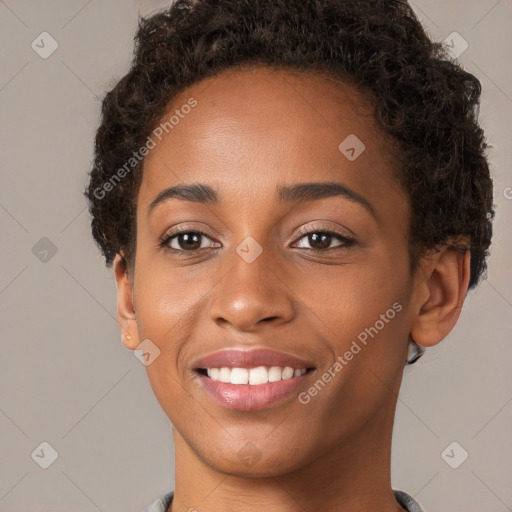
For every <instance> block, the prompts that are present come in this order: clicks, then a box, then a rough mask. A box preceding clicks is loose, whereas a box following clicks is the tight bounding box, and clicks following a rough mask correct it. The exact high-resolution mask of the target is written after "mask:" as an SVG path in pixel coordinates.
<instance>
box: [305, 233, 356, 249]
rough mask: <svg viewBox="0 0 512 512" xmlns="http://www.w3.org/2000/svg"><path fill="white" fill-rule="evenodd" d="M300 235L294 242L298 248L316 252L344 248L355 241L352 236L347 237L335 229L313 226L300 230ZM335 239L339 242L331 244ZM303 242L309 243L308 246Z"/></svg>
mask: <svg viewBox="0 0 512 512" xmlns="http://www.w3.org/2000/svg"><path fill="white" fill-rule="evenodd" d="M300 235H301V237H300V238H299V242H296V243H297V244H299V245H298V248H299V249H308V250H311V251H317V252H326V251H327V250H330V249H345V248H347V247H350V246H351V245H353V244H354V243H355V241H354V240H353V239H352V238H349V237H347V236H345V235H343V234H341V233H338V232H336V231H332V230H327V229H317V228H313V229H310V230H309V231H307V230H304V231H301V232H300ZM336 240H338V241H339V243H338V244H337V245H335V246H332V243H333V242H335V241H336ZM304 243H307V244H309V245H310V247H306V246H305V245H304Z"/></svg>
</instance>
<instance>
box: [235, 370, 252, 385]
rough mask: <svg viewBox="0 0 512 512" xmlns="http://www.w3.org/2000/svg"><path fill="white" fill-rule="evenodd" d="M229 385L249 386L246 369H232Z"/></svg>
mask: <svg viewBox="0 0 512 512" xmlns="http://www.w3.org/2000/svg"><path fill="white" fill-rule="evenodd" d="M231 384H249V370H248V369H247V368H232V369H231Z"/></svg>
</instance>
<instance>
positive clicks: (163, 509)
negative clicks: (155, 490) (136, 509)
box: [144, 491, 174, 512]
mask: <svg viewBox="0 0 512 512" xmlns="http://www.w3.org/2000/svg"><path fill="white" fill-rule="evenodd" d="M173 496H174V491H170V492H168V493H167V494H164V495H163V496H160V498H158V499H157V500H156V501H154V502H153V503H152V504H151V505H149V507H147V508H146V509H144V512H167V509H168V508H169V505H170V504H171V503H172V498H173Z"/></svg>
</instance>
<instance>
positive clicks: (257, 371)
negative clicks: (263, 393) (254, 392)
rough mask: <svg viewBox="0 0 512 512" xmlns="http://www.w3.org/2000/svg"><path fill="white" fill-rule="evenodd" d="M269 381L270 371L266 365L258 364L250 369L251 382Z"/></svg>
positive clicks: (261, 382)
mask: <svg viewBox="0 0 512 512" xmlns="http://www.w3.org/2000/svg"><path fill="white" fill-rule="evenodd" d="M267 382H268V371H267V369H266V368H265V367H264V366H257V367H256V368H251V369H250V370H249V384H252V385H256V384H266V383H267Z"/></svg>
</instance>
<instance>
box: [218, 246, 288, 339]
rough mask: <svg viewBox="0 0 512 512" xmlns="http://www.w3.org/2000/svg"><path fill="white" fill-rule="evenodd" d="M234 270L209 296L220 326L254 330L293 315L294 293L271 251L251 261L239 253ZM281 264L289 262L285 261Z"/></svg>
mask: <svg viewBox="0 0 512 512" xmlns="http://www.w3.org/2000/svg"><path fill="white" fill-rule="evenodd" d="M230 264H231V265H232V267H231V270H230V271H229V272H227V274H226V275H225V276H224V278H223V279H221V281H220V282H219V283H218V284H217V285H216V286H215V288H214V289H213V290H212V294H211V295H210V304H209V313H210V318H211V319H212V320H213V321H214V322H215V323H217V324H219V325H221V326H224V327H225V326H228V325H229V326H231V327H232V328H233V329H234V330H237V331H245V332H255V331H257V330H258V329H260V328H261V327H262V325H264V324H268V323H272V325H280V324H283V323H286V322H289V321H290V320H291V319H292V318H293V317H294V314H295V312H294V300H293V293H292V291H291V290H290V287H289V285H287V284H286V283H285V281H284V279H285V277H284V276H285V274H286V272H283V269H281V270H280V269H279V264H280V263H279V262H277V261H276V259H275V258H274V259H273V260H272V255H271V251H270V250H268V249H267V250H263V252H262V253H261V254H260V256H259V257H258V258H256V259H255V260H254V261H252V262H251V263H248V262H247V261H245V260H244V259H243V258H242V257H240V256H239V255H238V254H237V253H235V254H234V255H233V258H232V262H230ZM281 264H286V262H283V263H281Z"/></svg>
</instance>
